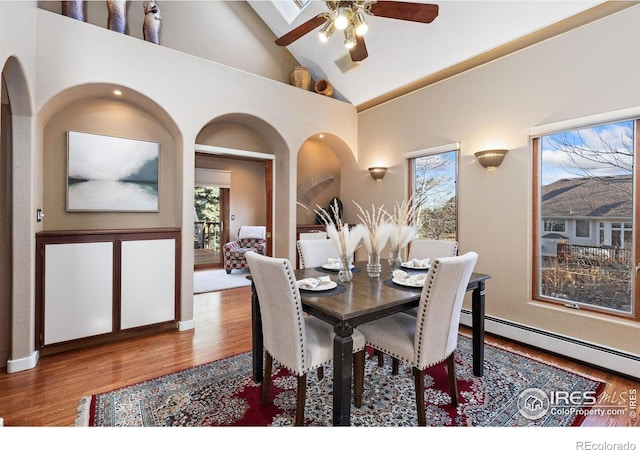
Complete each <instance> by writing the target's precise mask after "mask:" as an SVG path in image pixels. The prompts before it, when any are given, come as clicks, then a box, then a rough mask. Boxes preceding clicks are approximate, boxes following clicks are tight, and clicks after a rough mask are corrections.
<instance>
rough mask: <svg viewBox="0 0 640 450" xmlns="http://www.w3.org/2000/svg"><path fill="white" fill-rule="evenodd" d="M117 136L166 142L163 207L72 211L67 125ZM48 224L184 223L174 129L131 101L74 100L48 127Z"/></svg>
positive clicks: (152, 225) (54, 227) (120, 225)
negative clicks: (68, 196)
mask: <svg viewBox="0 0 640 450" xmlns="http://www.w3.org/2000/svg"><path fill="white" fill-rule="evenodd" d="M69 130H71V131H80V132H83V133H91V134H99V135H103V136H115V137H123V138H128V139H138V140H142V141H151V142H157V143H159V144H160V157H159V163H158V164H159V167H158V172H159V173H158V181H159V183H158V212H144V213H141V212H126V213H118V212H78V211H74V212H68V211H66V190H67V185H66V182H67V131H69ZM44 142H46V146H45V148H44V167H45V168H46V170H45V171H44V181H43V183H44V202H43V210H44V213H45V220H44V229H45V230H83V229H91V230H96V229H125V228H161V227H179V226H180V217H181V212H180V208H179V201H180V198H179V196H178V195H177V193H176V192H177V189H176V188H177V187H178V186H179V184H180V183H179V180H180V174H179V173H178V172H177V169H176V168H177V167H178V164H177V162H178V161H179V160H180V159H181V154H179V153H178V151H177V148H176V144H175V143H174V142H173V139H172V138H171V136H170V135H169V133H168V132H167V131H166V130H165V129H164V127H163V126H162V124H161V123H159V122H158V120H157V119H155V118H154V117H153V116H152V115H151V114H149V113H148V112H147V111H144V110H143V109H141V108H139V107H137V106H134V105H132V104H130V103H124V102H119V101H115V100H109V99H87V100H83V101H81V102H78V103H75V104H73V105H70V106H69V107H67V108H65V109H64V110H62V111H60V112H59V113H58V114H56V115H55V117H54V118H52V119H51V120H50V121H49V123H48V124H47V125H46V126H45V129H44Z"/></svg>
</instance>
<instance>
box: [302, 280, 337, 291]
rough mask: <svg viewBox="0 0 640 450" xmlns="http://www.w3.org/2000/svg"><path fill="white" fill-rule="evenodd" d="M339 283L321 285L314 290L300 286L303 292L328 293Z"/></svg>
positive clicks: (332, 282)
mask: <svg viewBox="0 0 640 450" xmlns="http://www.w3.org/2000/svg"><path fill="white" fill-rule="evenodd" d="M337 285H338V283H336V282H335V281H329V282H328V283H321V284H319V285H317V286H316V287H314V288H310V287H304V286H299V288H300V289H301V290H303V291H328V290H329V289H333V288H334V287H336V286H337Z"/></svg>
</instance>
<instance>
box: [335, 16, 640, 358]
mask: <svg viewBox="0 0 640 450" xmlns="http://www.w3.org/2000/svg"><path fill="white" fill-rule="evenodd" d="M639 23H640V6H635V7H632V8H630V9H628V10H625V11H623V12H620V13H617V14H615V15H613V16H610V17H608V18H605V19H602V20H600V21H598V22H595V23H592V24H589V25H587V26H584V27H582V28H579V29H576V30H574V31H571V32H568V33H566V34H564V35H561V36H558V37H556V38H553V39H550V40H548V41H546V42H542V43H540V44H538V45H535V46H533V47H530V48H527V49H525V50H522V51H520V52H518V53H515V54H512V55H510V56H507V57H504V58H502V59H500V60H497V61H495V62H492V63H489V64H486V65H484V66H482V67H478V68H476V69H473V70H470V71H468V72H466V73H462V74H460V75H458V76H455V77H453V78H450V79H448V80H445V81H442V82H439V83H437V84H434V85H432V86H429V87H426V88H424V89H421V90H420V91H417V92H415V93H413V94H410V95H407V96H405V97H402V98H399V99H397V100H395V101H391V102H389V103H387V104H384V105H382V106H379V107H376V108H373V109H371V110H368V111H365V112H363V113H361V114H360V115H359V154H360V160H359V161H358V167H357V170H356V171H354V172H353V173H352V174H346V176H345V174H343V180H345V181H343V190H345V191H346V192H347V196H348V197H349V198H354V199H356V200H357V201H359V202H363V203H364V204H368V203H369V202H375V203H376V204H382V203H384V204H386V205H389V204H392V202H393V201H395V200H396V199H402V198H403V197H404V195H405V189H406V187H405V186H406V174H405V171H406V169H405V164H406V162H405V158H404V157H403V153H404V152H410V151H414V150H420V149H425V148H429V147H435V146H439V145H444V144H448V143H453V142H460V163H459V177H458V180H459V185H458V193H459V200H458V201H459V203H458V204H459V209H458V211H459V240H460V252H461V253H464V252H467V251H470V250H474V251H476V252H478V253H479V261H478V265H477V268H476V270H477V271H479V272H485V273H489V274H491V276H492V278H491V280H490V281H488V282H487V314H489V315H492V316H496V317H499V318H503V319H507V320H509V321H513V322H516V323H521V324H525V325H528V326H531V327H535V328H540V329H544V330H549V331H552V332H555V333H558V334H561V335H568V336H571V337H574V338H577V339H581V340H585V341H588V342H594V343H598V344H600V345H604V346H610V347H613V348H616V349H621V350H624V351H628V352H632V353H635V354H640V340H638V339H637V336H638V332H639V331H640V326H639V324H638V322H632V321H628V320H623V319H616V318H614V317H611V316H606V315H602V314H594V313H589V312H585V311H575V310H569V309H568V308H564V307H562V306H552V305H549V304H545V303H541V302H535V301H532V299H531V290H532V286H531V283H532V256H531V248H532V233H533V231H532V224H531V217H532V170H533V160H532V153H531V148H530V140H529V137H528V131H529V129H530V128H531V127H533V126H537V125H541V124H545V123H551V122H555V121H561V120H566V119H573V118H579V117H583V116H588V115H592V114H598V113H603V112H608V111H613V110H617V109H625V108H629V107H634V106H636V107H637V106H638V105H640V82H639V81H640V58H638V55H640V27H638V24H639ZM490 148H507V149H510V150H511V151H510V152H509V153H508V154H507V156H506V158H505V160H504V162H503V164H502V165H501V166H500V167H499V168H498V169H497V170H495V171H493V172H490V171H487V170H486V169H483V168H482V167H481V166H480V165H479V164H478V162H477V161H476V160H475V158H474V156H473V153H474V152H477V151H480V150H486V149H490ZM380 157H384V158H385V159H386V160H385V161H383V162H385V163H386V164H388V165H389V166H390V170H389V172H388V173H387V175H386V177H385V178H384V180H383V182H382V183H381V184H380V186H379V187H380V188H381V189H378V190H375V191H373V190H370V189H363V188H362V185H361V184H360V183H358V182H356V181H354V180H355V179H356V177H357V176H360V174H361V173H363V172H364V171H365V170H366V167H367V165H371V164H372V163H373V162H374V160H375V159H376V158H380ZM352 215H353V214H352ZM467 301H468V299H467Z"/></svg>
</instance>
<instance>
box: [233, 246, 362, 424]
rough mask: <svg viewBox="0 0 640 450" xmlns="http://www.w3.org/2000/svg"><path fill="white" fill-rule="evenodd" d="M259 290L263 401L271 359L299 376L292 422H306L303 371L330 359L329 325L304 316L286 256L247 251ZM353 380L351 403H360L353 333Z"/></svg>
mask: <svg viewBox="0 0 640 450" xmlns="http://www.w3.org/2000/svg"><path fill="white" fill-rule="evenodd" d="M245 258H246V259H247V263H248V265H249V270H250V272H251V278H252V279H253V283H254V285H255V289H256V291H257V294H258V303H259V305H260V312H261V316H262V334H263V345H264V349H265V352H264V354H265V364H264V378H263V382H262V397H261V404H262V405H263V406H264V405H266V403H267V400H268V397H269V386H270V384H271V372H272V365H273V360H274V359H275V360H276V361H277V362H278V363H279V364H280V365H282V366H283V367H285V368H287V369H288V370H289V371H290V372H291V373H292V374H293V375H295V376H296V377H297V380H298V381H297V395H296V398H297V400H296V418H295V425H303V424H304V408H305V402H306V390H307V373H308V372H309V371H311V370H314V369H318V368H321V367H322V366H323V365H324V364H326V363H328V362H330V361H332V360H333V339H334V337H335V333H334V332H333V327H332V326H331V325H329V324H328V323H327V322H324V321H322V320H320V319H318V318H316V317H313V316H305V314H304V312H303V310H302V301H301V299H300V291H299V289H298V286H297V284H296V277H295V275H294V273H293V267H292V266H291V263H290V262H289V260H288V259H283V258H274V257H270V256H263V255H260V254H258V253H256V252H248V253H247V254H246V255H245ZM352 338H353V352H354V358H353V367H354V370H353V379H354V392H355V405H356V406H357V407H360V406H361V405H362V383H363V378H364V359H365V353H364V349H365V343H364V336H362V334H361V333H360V332H358V331H357V330H354V332H353V336H352Z"/></svg>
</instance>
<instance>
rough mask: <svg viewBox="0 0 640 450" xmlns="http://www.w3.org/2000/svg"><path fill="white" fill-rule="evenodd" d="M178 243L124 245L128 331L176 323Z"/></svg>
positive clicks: (156, 241) (123, 319) (124, 312)
mask: <svg viewBox="0 0 640 450" xmlns="http://www.w3.org/2000/svg"><path fill="white" fill-rule="evenodd" d="M175 246H176V241H175V239H153V240H139V241H123V242H122V270H121V274H122V280H121V283H122V284H121V303H120V306H121V321H120V327H121V328H122V329H123V330H124V329H127V328H134V327H139V326H143V325H150V324H154V323H159V322H165V321H169V320H174V319H175V298H176V295H175V278H176V276H175V270H176V266H175V260H176V251H175Z"/></svg>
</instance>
